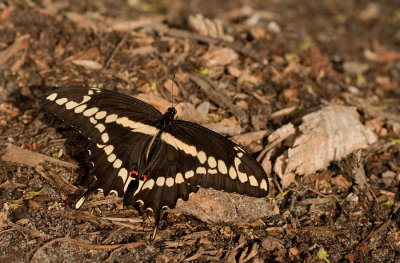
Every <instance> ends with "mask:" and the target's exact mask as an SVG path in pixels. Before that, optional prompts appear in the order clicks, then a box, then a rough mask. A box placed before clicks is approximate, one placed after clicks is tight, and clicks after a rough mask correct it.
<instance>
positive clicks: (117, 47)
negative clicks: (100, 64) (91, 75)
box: [104, 33, 128, 68]
mask: <svg viewBox="0 0 400 263" xmlns="http://www.w3.org/2000/svg"><path fill="white" fill-rule="evenodd" d="M127 39H128V34H127V33H126V34H125V35H124V36H123V37H122V38H121V40H120V41H119V43H118V45H117V46H116V47H115V48H114V50H113V52H112V53H111V55H110V56H109V57H108V58H107V60H106V62H105V63H104V68H108V66H109V65H110V63H111V61H112V60H113V59H114V57H115V55H116V54H117V53H118V51H119V50H120V49H121V47H122V45H123V44H124V43H125V42H126V40H127Z"/></svg>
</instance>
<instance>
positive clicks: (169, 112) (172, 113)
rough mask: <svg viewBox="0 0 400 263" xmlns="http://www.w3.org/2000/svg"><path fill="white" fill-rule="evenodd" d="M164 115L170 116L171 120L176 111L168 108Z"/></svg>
mask: <svg viewBox="0 0 400 263" xmlns="http://www.w3.org/2000/svg"><path fill="white" fill-rule="evenodd" d="M165 114H168V115H170V116H172V118H173V117H174V116H175V114H176V109H175V108H174V107H170V108H168V110H167V112H166V113H165Z"/></svg>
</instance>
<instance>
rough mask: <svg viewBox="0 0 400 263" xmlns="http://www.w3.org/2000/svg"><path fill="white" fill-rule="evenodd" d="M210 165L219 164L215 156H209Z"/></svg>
mask: <svg viewBox="0 0 400 263" xmlns="http://www.w3.org/2000/svg"><path fill="white" fill-rule="evenodd" d="M208 165H209V166H210V168H215V167H216V166H217V161H216V160H215V158H214V157H212V156H210V157H208Z"/></svg>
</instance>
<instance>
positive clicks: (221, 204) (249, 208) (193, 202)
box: [172, 188, 273, 224]
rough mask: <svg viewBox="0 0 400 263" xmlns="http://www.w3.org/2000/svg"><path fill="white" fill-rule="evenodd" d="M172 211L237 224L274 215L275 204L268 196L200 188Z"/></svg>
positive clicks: (203, 219)
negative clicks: (253, 195)
mask: <svg viewBox="0 0 400 263" xmlns="http://www.w3.org/2000/svg"><path fill="white" fill-rule="evenodd" d="M172 211H173V212H176V213H181V214H186V215H193V216H195V217H197V218H198V219H200V220H202V221H204V222H207V223H225V224H237V223H240V222H254V221H257V220H259V219H262V218H265V217H268V216H272V215H273V205H272V204H271V203H270V202H268V199H267V198H256V197H250V196H245V195H239V194H236V193H226V192H222V191H217V190H214V189H204V188H200V189H199V191H198V192H197V193H193V194H191V195H190V198H189V200H188V201H186V202H185V201H182V200H178V203H177V205H176V207H175V208H174V209H173V210H172Z"/></svg>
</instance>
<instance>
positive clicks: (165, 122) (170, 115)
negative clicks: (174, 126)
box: [159, 107, 176, 129]
mask: <svg viewBox="0 0 400 263" xmlns="http://www.w3.org/2000/svg"><path fill="white" fill-rule="evenodd" d="M175 114H176V109H175V108H174V107H171V108H168V110H167V111H166V112H165V113H164V114H163V116H162V117H161V120H160V123H159V126H160V127H159V128H161V129H163V128H166V127H168V126H169V125H170V124H171V123H172V121H173V120H174V117H175Z"/></svg>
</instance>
